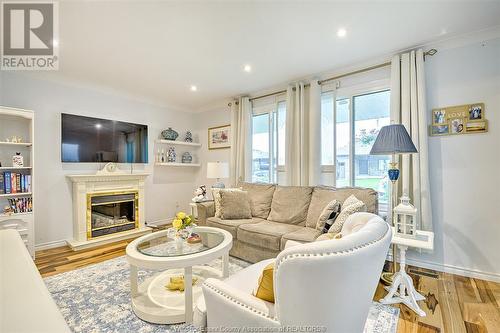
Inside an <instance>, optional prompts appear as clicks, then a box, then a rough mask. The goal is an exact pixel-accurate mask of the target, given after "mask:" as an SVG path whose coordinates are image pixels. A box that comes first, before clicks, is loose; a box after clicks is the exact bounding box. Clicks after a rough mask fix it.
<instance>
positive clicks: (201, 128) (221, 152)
mask: <svg viewBox="0 0 500 333" xmlns="http://www.w3.org/2000/svg"><path fill="white" fill-rule="evenodd" d="M195 117H196V123H197V124H198V127H197V132H198V133H200V142H201V144H202V147H201V149H200V160H201V161H202V163H201V164H202V166H201V170H200V172H199V173H198V176H197V178H196V187H198V186H200V185H206V186H207V190H208V191H207V192H208V197H209V198H211V197H212V194H211V191H210V187H211V186H212V185H213V184H214V183H215V182H216V179H207V162H217V161H221V162H228V163H229V158H230V151H231V150H230V149H229V148H227V149H214V150H208V128H210V127H217V126H223V125H228V124H230V123H231V112H230V109H229V107H228V106H227V104H226V103H222V105H221V106H219V107H214V108H213V109H210V110H207V111H205V112H202V113H197V114H196V115H195ZM221 181H222V182H224V184H226V186H228V185H229V179H221Z"/></svg>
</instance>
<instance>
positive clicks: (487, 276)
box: [387, 253, 500, 283]
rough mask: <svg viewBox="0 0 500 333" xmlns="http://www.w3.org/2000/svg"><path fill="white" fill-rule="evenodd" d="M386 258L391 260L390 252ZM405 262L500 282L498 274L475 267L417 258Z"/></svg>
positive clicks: (439, 270)
mask: <svg viewBox="0 0 500 333" xmlns="http://www.w3.org/2000/svg"><path fill="white" fill-rule="evenodd" d="M387 260H389V261H392V253H389V254H388V255H387ZM406 263H407V264H408V265H411V266H415V267H421V268H427V269H432V270H435V271H438V272H443V273H449V274H455V275H460V276H465V277H469V278H474V279H481V280H486V281H492V282H498V283H500V274H497V273H490V272H482V271H479V270H476V269H468V268H465V267H458V266H454V265H448V264H437V263H435V262H430V261H425V260H418V259H410V258H407V259H406Z"/></svg>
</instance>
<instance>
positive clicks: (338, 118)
mask: <svg viewBox="0 0 500 333" xmlns="http://www.w3.org/2000/svg"><path fill="white" fill-rule="evenodd" d="M321 102H322V103H321V140H322V142H321V147H322V151H321V163H322V171H323V172H324V173H332V174H334V175H335V177H331V178H328V177H323V178H322V179H324V180H325V181H324V185H335V186H336V187H345V186H359V187H368V188H372V189H374V190H376V191H378V193H379V211H380V212H385V211H387V203H388V200H389V197H388V195H389V190H388V189H389V181H388V179H387V169H388V164H389V162H390V161H389V159H390V157H389V156H380V155H370V150H371V148H372V146H373V143H374V142H375V139H376V137H377V134H378V132H379V131H380V128H381V127H382V126H385V125H388V124H390V91H389V90H381V91H367V92H360V91H356V93H350V94H349V93H347V92H341V91H340V90H339V91H338V93H337V97H336V99H335V101H334V95H333V93H331V92H325V93H323V94H322V101H321ZM333 103H335V108H334V107H333V105H334V104H333ZM334 117H335V123H333V119H334ZM333 161H335V163H333Z"/></svg>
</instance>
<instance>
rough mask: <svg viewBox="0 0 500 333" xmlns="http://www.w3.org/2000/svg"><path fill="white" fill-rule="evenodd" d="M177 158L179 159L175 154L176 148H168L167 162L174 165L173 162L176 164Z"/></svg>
mask: <svg viewBox="0 0 500 333" xmlns="http://www.w3.org/2000/svg"><path fill="white" fill-rule="evenodd" d="M176 158H177V154H176V153H175V148H174V147H170V148H168V151H167V162H169V163H173V162H175V160H176Z"/></svg>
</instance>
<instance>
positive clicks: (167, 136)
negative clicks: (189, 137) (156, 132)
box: [161, 127, 179, 141]
mask: <svg viewBox="0 0 500 333" xmlns="http://www.w3.org/2000/svg"><path fill="white" fill-rule="evenodd" d="M178 136H179V133H177V132H176V131H174V130H173V129H172V127H169V128H167V129H166V130H163V131H161V137H162V138H163V139H164V140H172V141H175V140H176V139H177V137H178Z"/></svg>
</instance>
